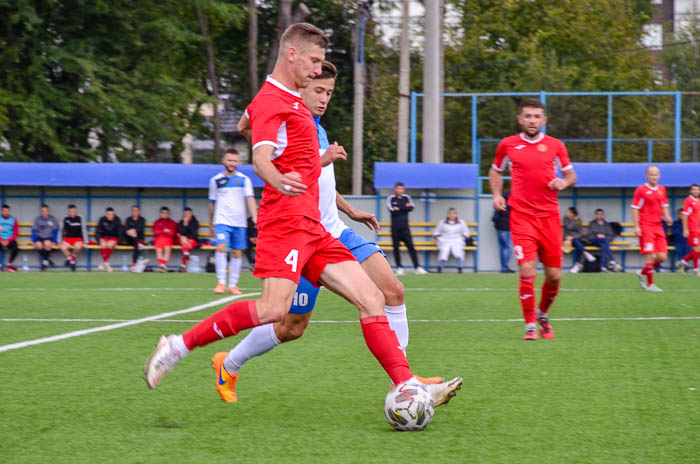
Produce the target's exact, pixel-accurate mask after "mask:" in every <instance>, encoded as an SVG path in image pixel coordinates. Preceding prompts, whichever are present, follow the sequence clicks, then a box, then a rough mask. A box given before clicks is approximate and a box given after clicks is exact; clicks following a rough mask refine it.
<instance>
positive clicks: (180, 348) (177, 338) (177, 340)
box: [170, 335, 190, 359]
mask: <svg viewBox="0 0 700 464" xmlns="http://www.w3.org/2000/svg"><path fill="white" fill-rule="evenodd" d="M170 348H172V349H173V350H175V351H177V352H178V354H179V355H180V359H182V358H184V357H185V356H187V355H188V354H190V350H188V349H187V345H185V340H183V338H182V335H173V336H172V337H171V338H170Z"/></svg>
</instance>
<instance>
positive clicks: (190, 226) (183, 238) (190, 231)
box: [177, 206, 199, 272]
mask: <svg viewBox="0 0 700 464" xmlns="http://www.w3.org/2000/svg"><path fill="white" fill-rule="evenodd" d="M177 226H178V232H179V234H180V246H182V264H181V265H180V272H185V268H186V267H187V261H189V259H190V253H191V251H192V250H193V249H195V248H197V247H198V246H199V221H198V220H197V218H196V217H195V215H194V213H192V208H190V207H189V206H188V207H186V208H185V209H184V210H183V211H182V219H180V222H178V224H177Z"/></svg>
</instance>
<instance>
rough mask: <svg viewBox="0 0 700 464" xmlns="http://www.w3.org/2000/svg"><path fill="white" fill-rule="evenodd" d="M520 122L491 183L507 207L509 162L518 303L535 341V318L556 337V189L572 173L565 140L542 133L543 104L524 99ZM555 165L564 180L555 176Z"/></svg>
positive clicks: (504, 144) (496, 200) (499, 152)
mask: <svg viewBox="0 0 700 464" xmlns="http://www.w3.org/2000/svg"><path fill="white" fill-rule="evenodd" d="M518 123H519V124H520V127H521V128H522V130H523V131H522V132H521V133H520V134H518V135H513V136H511V137H506V138H504V139H503V140H501V143H499V144H498V148H497V149H496V158H495V159H494V161H493V165H492V166H491V170H490V171H489V183H490V184H491V191H492V192H493V205H494V208H495V209H496V210H498V211H505V210H506V200H505V199H504V198H503V195H502V191H503V171H504V170H505V169H506V167H508V165H510V172H511V176H512V177H511V193H510V197H509V199H508V205H509V206H510V207H511V213H510V233H511V236H512V238H513V252H514V254H515V257H516V258H517V260H518V265H519V266H520V305H521V307H522V311H523V318H524V319H525V336H524V337H523V340H537V338H538V337H537V324H536V323H535V319H537V322H539V324H540V335H541V336H542V338H554V331H553V330H552V326H551V324H550V323H549V308H550V306H551V305H552V303H553V302H554V299H555V298H556V296H557V293H558V292H559V283H560V281H561V264H562V251H561V242H562V228H561V220H560V214H559V203H558V201H557V192H558V191H559V190H563V189H565V188H567V187H570V186H572V185H574V183H575V182H576V173H575V172H574V169H573V166H572V165H571V161H570V160H569V154H568V153H567V151H566V147H565V146H564V143H562V141H561V140H559V139H555V138H554V137H550V136H548V135H545V134H543V133H542V132H541V129H542V126H544V125H545V124H546V123H547V116H546V115H545V111H544V105H543V104H542V102H540V101H539V100H535V99H529V100H525V101H524V102H523V103H522V104H521V105H520V114H519V115H518ZM557 167H559V169H560V170H561V172H562V175H563V178H560V177H557V175H556V169H557ZM538 257H539V260H540V262H541V263H542V265H543V266H544V275H545V281H544V283H543V284H542V294H541V296H540V303H539V305H538V307H537V311H535V274H536V267H535V259H537V258H538Z"/></svg>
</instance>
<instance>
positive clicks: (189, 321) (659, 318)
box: [0, 295, 700, 351]
mask: <svg viewBox="0 0 700 464" xmlns="http://www.w3.org/2000/svg"><path fill="white" fill-rule="evenodd" d="M245 296H249V295H245ZM217 302H223V300H217ZM212 303H215V302H212ZM210 306H211V304H210ZM201 309H203V308H201ZM166 314H167V313H166ZM170 314H174V313H170ZM154 317H157V316H154ZM164 317H167V316H164ZM551 320H552V321H559V322H561V321H574V322H588V321H686V320H700V316H649V317H559V318H556V319H555V318H551ZM134 321H137V322H138V323H142V322H166V323H167V322H178V323H187V324H193V323H197V322H199V321H200V320H199V319H160V318H159V319H149V318H144V319H68V318H66V319H57V318H54V319H40V318H27V319H20V318H5V319H0V322H134ZM522 321H523V320H522V319H520V318H518V319H410V320H409V321H408V322H412V323H413V322H427V323H445V322H447V323H462V322H466V323H478V322H522ZM357 322H359V321H358V320H345V321H342V320H335V321H334V320H312V321H311V323H316V324H355V323H357ZM115 325H116V324H115ZM129 325H133V324H129ZM106 327H109V326H106ZM97 329H101V327H97ZM88 330H93V329H88ZM2 348H3V347H0V351H2Z"/></svg>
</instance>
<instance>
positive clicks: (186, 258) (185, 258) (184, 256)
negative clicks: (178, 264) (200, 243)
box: [182, 253, 190, 266]
mask: <svg viewBox="0 0 700 464" xmlns="http://www.w3.org/2000/svg"><path fill="white" fill-rule="evenodd" d="M189 260H190V254H189V253H183V254H182V265H183V266H187V261H189Z"/></svg>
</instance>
